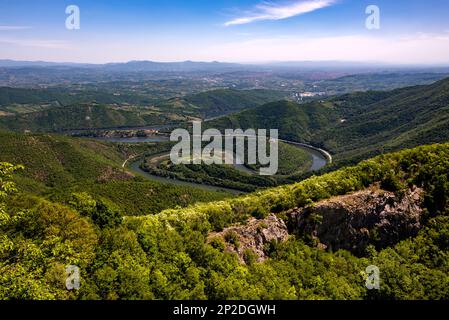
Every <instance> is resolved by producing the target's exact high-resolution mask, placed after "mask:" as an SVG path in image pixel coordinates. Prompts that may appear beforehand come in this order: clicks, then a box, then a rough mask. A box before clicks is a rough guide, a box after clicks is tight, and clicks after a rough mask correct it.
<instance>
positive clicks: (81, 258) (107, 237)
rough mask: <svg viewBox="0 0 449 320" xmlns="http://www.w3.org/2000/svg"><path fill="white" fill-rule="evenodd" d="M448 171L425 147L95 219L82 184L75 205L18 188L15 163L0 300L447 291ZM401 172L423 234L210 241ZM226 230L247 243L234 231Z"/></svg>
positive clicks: (430, 294)
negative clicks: (371, 240)
mask: <svg viewBox="0 0 449 320" xmlns="http://www.w3.org/2000/svg"><path fill="white" fill-rule="evenodd" d="M2 168H11V166H9V165H6V164H3V165H2ZM448 175H449V144H445V145H433V146H425V147H419V148H416V149H412V150H404V151H402V152H399V153H395V154H389V155H384V156H380V157H377V158H375V159H372V160H367V161H363V162H361V163H360V164H359V165H357V166H354V167H348V168H345V169H341V170H339V171H335V172H332V173H329V174H326V175H323V176H320V177H312V178H310V179H308V180H305V181H302V182H300V183H297V184H294V185H290V186H282V187H278V188H274V189H268V190H265V191H262V192H258V193H255V194H251V195H246V196H243V197H239V198H234V199H230V200H224V201H219V202H215V203H207V204H196V205H194V206H191V207H188V208H184V209H182V208H181V209H170V210H165V211H163V212H161V213H160V214H158V215H149V216H142V217H126V218H124V219H123V220H122V221H119V220H117V219H115V218H114V215H112V216H111V219H112V220H111V221H106V222H105V221H103V220H102V219H99V220H98V218H95V217H102V215H101V212H104V209H102V208H101V206H100V207H99V206H98V202H96V201H93V200H92V199H91V198H90V197H88V196H86V195H84V194H77V195H74V197H73V198H72V199H71V201H70V202H69V203H67V204H66V205H60V204H56V203H52V202H49V201H47V200H43V199H40V198H36V197H33V196H26V195H20V194H17V195H15V196H14V195H11V194H10V192H11V191H13V189H14V188H12V185H11V184H10V183H11V170H6V171H5V170H4V169H2V170H1V171H0V178H1V179H0V181H1V185H2V186H3V185H5V183H7V184H8V185H9V187H7V188H6V189H7V190H8V191H6V192H5V193H3V199H4V200H3V201H4V202H5V203H6V205H4V206H3V207H4V212H7V215H8V217H9V218H8V219H7V222H6V223H3V224H2V225H1V226H0V230H1V234H2V237H1V242H0V259H1V263H0V298H8V299H448V298H449V290H448V284H449V276H448V274H449V269H448V265H449V260H448V257H449V245H448V243H449V241H448V234H449V219H448V216H449V201H448V200H449V183H448V181H449V176H448ZM392 179H394V180H397V181H400V182H401V185H404V186H407V185H418V186H422V187H423V188H424V190H425V210H426V212H427V214H426V215H425V217H424V221H422V223H423V224H424V225H425V227H424V228H423V229H422V230H421V231H420V232H419V234H418V236H417V237H415V238H410V239H406V240H403V241H400V242H398V243H396V244H394V245H392V246H391V247H387V248H383V249H378V250H376V249H375V248H374V247H373V246H371V247H369V250H367V252H366V253H365V254H364V255H363V256H358V257H356V256H354V255H352V254H351V253H349V252H347V251H342V250H341V251H338V252H330V251H329V252H328V251H324V250H322V249H319V248H315V247H311V246H308V245H306V244H305V242H304V239H301V238H298V237H297V236H294V235H291V236H290V239H289V240H288V241H286V242H284V243H277V244H275V243H273V244H272V245H270V246H268V247H267V254H268V255H269V259H268V260H267V261H265V262H263V263H255V262H254V257H251V256H250V254H248V253H247V254H245V257H246V260H247V261H248V264H240V263H239V262H238V259H237V257H236V256H235V255H234V254H231V253H227V252H224V251H223V244H222V243H219V242H217V241H215V242H212V243H211V244H208V243H207V241H206V239H207V237H208V235H209V234H210V232H212V231H220V230H223V228H224V227H226V226H230V225H232V224H235V223H239V222H240V223H244V222H245V221H246V220H247V218H249V217H250V216H251V215H252V214H253V212H255V211H257V209H259V208H264V209H265V210H266V211H267V212H274V213H276V214H277V215H279V216H280V217H282V216H283V215H284V212H285V211H287V210H289V209H291V208H294V207H298V206H299V207H301V206H304V205H305V204H310V203H313V202H315V201H319V200H321V199H327V198H329V197H331V196H335V195H343V194H346V193H348V192H351V191H354V190H361V189H364V188H366V187H368V186H370V185H372V184H375V183H383V182H384V181H391V180H392ZM4 189H5V188H2V190H4ZM105 205H106V206H108V205H107V204H105ZM107 210H111V211H113V210H114V209H113V208H112V207H108V209H107ZM108 216H110V215H108ZM99 222H100V223H99ZM227 239H228V241H230V242H232V243H233V244H234V245H235V246H239V245H240V244H239V241H238V239H237V238H236V237H235V236H234V235H232V234H229V235H227ZM68 264H75V265H77V266H79V267H80V269H81V274H82V281H81V289H80V290H79V291H68V290H66V289H65V288H64V284H65V273H64V267H65V266H66V265H68ZM371 264H375V265H377V266H378V267H379V268H380V269H381V270H382V276H381V286H380V290H379V291H369V290H367V289H366V287H365V276H366V275H365V274H364V270H365V269H366V267H367V266H369V265H371Z"/></svg>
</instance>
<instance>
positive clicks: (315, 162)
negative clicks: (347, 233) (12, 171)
mask: <svg viewBox="0 0 449 320" xmlns="http://www.w3.org/2000/svg"><path fill="white" fill-rule="evenodd" d="M146 128H151V129H162V128H163V129H169V128H170V126H169V125H167V126H152V127H146ZM135 129H136V128H120V130H135ZM139 129H140V128H139ZM94 139H95V140H99V141H107V142H116V143H117V142H121V143H145V142H155V143H157V142H164V141H168V140H169V139H168V137H167V136H161V135H151V136H148V137H98V138H94ZM279 141H281V142H284V143H288V144H291V145H293V146H295V147H298V148H300V149H302V150H305V151H307V152H308V153H309V154H310V155H311V157H312V165H311V167H310V169H309V171H317V170H320V169H321V168H323V167H324V166H326V164H328V163H331V162H332V156H331V155H330V154H329V153H328V152H327V151H325V150H323V149H320V148H316V147H314V146H311V145H307V144H304V143H298V142H294V141H288V140H281V139H279ZM160 156H164V155H163V154H159V155H154V156H153V158H154V157H160ZM143 161H144V159H142V158H141V157H137V158H136V159H129V160H127V161H125V163H124V164H123V165H124V167H125V166H126V165H127V163H129V165H128V167H129V169H130V170H131V171H133V172H134V173H135V174H138V175H139V176H142V177H144V178H146V179H148V180H152V181H157V182H162V183H170V184H175V185H181V186H189V187H195V188H200V189H204V190H208V191H226V192H230V193H233V194H241V193H243V192H242V191H239V190H235V189H231V188H224V187H217V186H211V185H205V184H197V183H193V182H186V181H180V180H175V179H170V178H165V177H159V176H156V175H152V174H150V173H148V172H146V171H143V170H142V169H141V168H140V165H141V164H142V163H143ZM234 167H235V169H237V170H239V171H241V172H244V173H249V174H256V172H255V171H253V170H251V169H249V168H247V167H246V166H244V165H240V164H234Z"/></svg>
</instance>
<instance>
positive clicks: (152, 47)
mask: <svg viewBox="0 0 449 320" xmlns="http://www.w3.org/2000/svg"><path fill="white" fill-rule="evenodd" d="M72 4H73V5H76V6H77V7H78V8H79V10H80V26H79V29H76V30H69V29H67V28H66V19H67V18H68V17H69V16H70V14H67V13H66V9H67V6H68V3H65V2H61V1H57V0H42V1H39V2H32V3H30V2H29V1H26V0H15V1H11V0H0V59H12V60H23V61H53V62H57V63H62V62H72V63H92V64H104V63H123V62H127V61H155V62H179V61H187V60H191V61H220V62H230V63H245V64H262V63H267V62H269V63H276V62H290V61H344V62H358V63H366V62H368V63H369V62H372V63H383V64H399V65H447V64H449V22H448V21H447V17H446V13H447V12H448V9H449V4H448V3H447V1H444V0H430V1H421V0H398V1H394V2H392V1H388V0H378V1H376V2H375V3H373V2H372V1H367V0H273V1H270V2H266V1H263V0H245V1H243V0H226V1H225V0H217V1H213V2H212V1H205V0H198V1H195V2H188V3H186V2H185V1H181V0H173V1H170V2H166V1H133V2H132V3H125V2H123V1H117V0H113V1H106V0H98V1H95V2H92V1H87V0H78V1H74V2H73V3H72ZM373 4H374V5H376V6H377V7H378V8H379V10H380V14H379V26H378V27H379V28H375V29H369V28H367V27H366V20H367V19H368V17H370V12H371V11H370V10H368V11H367V9H368V8H369V6H370V5H373ZM367 12H368V13H367ZM36 13H38V14H36ZM374 61H375V62H374Z"/></svg>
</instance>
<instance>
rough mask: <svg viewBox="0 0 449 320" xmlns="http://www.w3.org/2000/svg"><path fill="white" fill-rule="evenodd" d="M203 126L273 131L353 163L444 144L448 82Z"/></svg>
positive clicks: (257, 112) (270, 108) (279, 105)
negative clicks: (414, 148) (390, 153)
mask: <svg viewBox="0 0 449 320" xmlns="http://www.w3.org/2000/svg"><path fill="white" fill-rule="evenodd" d="M208 126H210V127H218V128H238V127H241V128H267V129H269V128H271V129H279V133H280V136H281V137H282V138H284V139H289V140H294V141H299V142H306V143H310V144H313V145H316V146H319V147H323V148H325V149H327V150H329V151H330V152H331V153H332V154H333V155H334V156H335V160H336V162H337V163H340V164H342V163H354V162H357V161H359V160H361V159H366V158H368V157H371V156H374V155H376V154H379V153H383V152H389V151H395V150H399V149H403V148H407V147H414V146H418V145H423V144H430V143H439V142H446V141H449V79H445V80H442V81H439V82H436V83H434V84H432V85H427V86H416V87H408V88H403V89H397V90H393V91H389V92H374V91H371V92H364V93H354V94H347V95H343V96H338V97H334V98H331V99H328V100H325V101H320V102H318V101H317V102H311V103H307V104H296V103H294V102H287V101H280V102H274V103H270V104H266V105H264V106H261V107H258V108H254V109H250V110H245V111H243V112H240V113H237V114H233V115H230V116H227V117H224V118H221V119H217V120H214V121H212V122H210V123H209V124H208Z"/></svg>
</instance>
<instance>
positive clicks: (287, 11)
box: [224, 0, 337, 27]
mask: <svg viewBox="0 0 449 320" xmlns="http://www.w3.org/2000/svg"><path fill="white" fill-rule="evenodd" d="M336 2H337V0H302V1H294V2H289V3H287V4H286V3H284V4H279V3H277V4H276V3H267V2H264V3H261V4H259V5H257V6H256V7H255V9H254V10H252V11H251V12H249V13H247V14H245V15H244V16H242V17H238V18H235V19H233V20H230V21H228V22H226V23H225V24H224V25H225V26H227V27H228V26H232V25H240V24H247V23H251V22H255V21H262V20H282V19H287V18H291V17H294V16H297V15H301V14H304V13H308V12H312V11H315V10H318V9H322V8H325V7H329V6H331V5H333V4H335V3H336Z"/></svg>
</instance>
